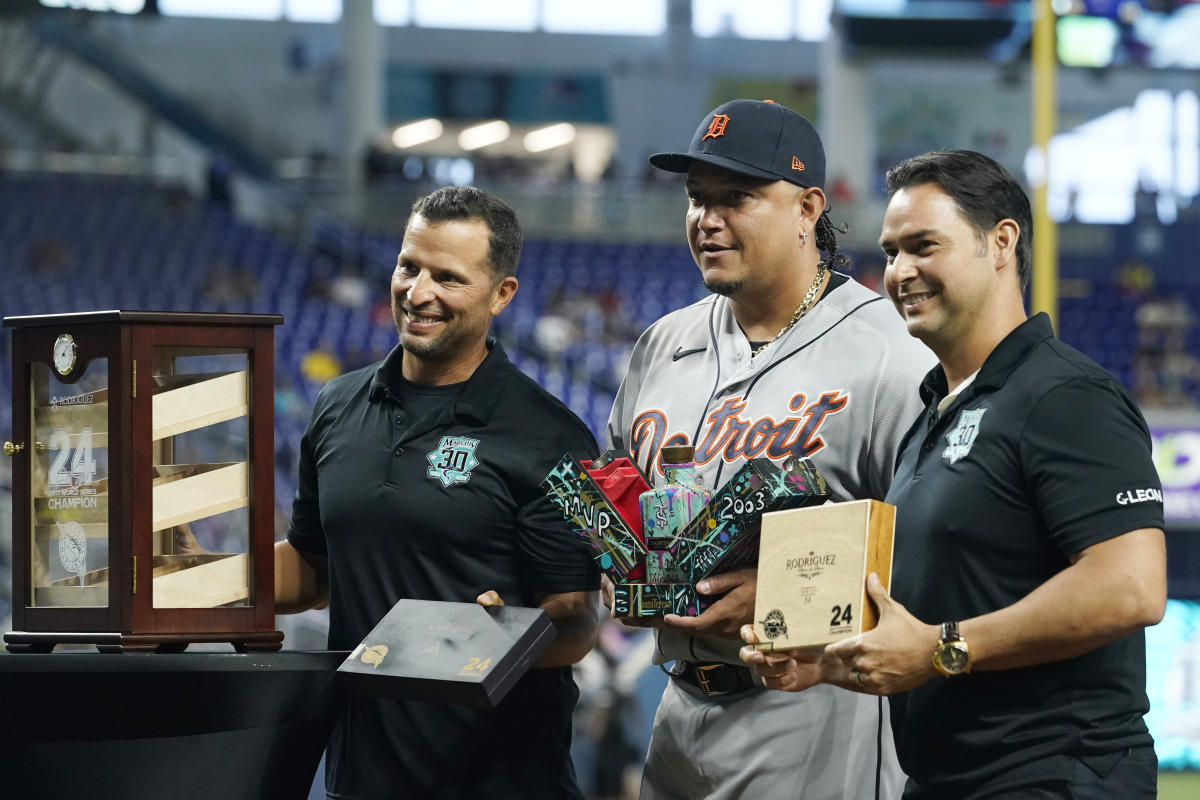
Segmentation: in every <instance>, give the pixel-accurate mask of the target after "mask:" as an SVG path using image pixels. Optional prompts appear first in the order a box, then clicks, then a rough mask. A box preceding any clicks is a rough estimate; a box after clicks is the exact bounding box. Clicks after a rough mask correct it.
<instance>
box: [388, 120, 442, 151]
mask: <svg viewBox="0 0 1200 800" xmlns="http://www.w3.org/2000/svg"><path fill="white" fill-rule="evenodd" d="M442 130H443V127H442V122H441V120H437V119H433V118H430V119H422V120H418V121H416V122H410V123H408V124H407V125H401V126H400V127H398V128H396V130H394V131H392V144H394V145H396V147H398V148H400V149H401V150H403V149H404V148H406V147H414V146H416V145H418V144H424V143H425V142H432V141H433V140H434V139H436V138H438V137H439V136H441V135H442Z"/></svg>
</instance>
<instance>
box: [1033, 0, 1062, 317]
mask: <svg viewBox="0 0 1200 800" xmlns="http://www.w3.org/2000/svg"><path fill="white" fill-rule="evenodd" d="M1033 12H1034V16H1033V146H1034V147H1035V148H1036V149H1037V151H1038V152H1039V153H1040V154H1041V156H1042V158H1041V159H1040V160H1041V163H1042V172H1041V174H1040V175H1035V176H1034V185H1033V231H1034V235H1033V310H1034V311H1035V312H1037V311H1045V312H1046V313H1047V314H1049V315H1050V318H1051V319H1052V320H1054V321H1055V323H1056V325H1057V321H1058V228H1057V227H1056V225H1055V222H1054V220H1052V219H1051V218H1050V214H1049V213H1048V212H1047V210H1046V195H1047V186H1048V182H1049V177H1050V137H1052V136H1053V135H1054V129H1055V122H1056V119H1057V112H1058V95H1057V77H1058V75H1057V73H1058V58H1057V55H1056V54H1055V46H1054V23H1055V15H1054V11H1053V10H1052V9H1051V8H1050V0H1034V3H1033Z"/></svg>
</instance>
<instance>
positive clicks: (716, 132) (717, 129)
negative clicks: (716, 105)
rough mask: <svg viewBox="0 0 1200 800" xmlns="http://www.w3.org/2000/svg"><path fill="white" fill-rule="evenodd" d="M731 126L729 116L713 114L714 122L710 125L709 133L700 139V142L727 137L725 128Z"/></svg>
mask: <svg viewBox="0 0 1200 800" xmlns="http://www.w3.org/2000/svg"><path fill="white" fill-rule="evenodd" d="M728 124H729V115H728V114H713V118H712V122H710V123H708V132H707V133H705V134H704V135H703V136H701V137H700V141H702V142H703V141H704V140H705V139H717V138H720V137H721V136H724V135H725V126H727V125H728Z"/></svg>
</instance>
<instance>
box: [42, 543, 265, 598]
mask: <svg viewBox="0 0 1200 800" xmlns="http://www.w3.org/2000/svg"><path fill="white" fill-rule="evenodd" d="M153 574H154V590H153V591H154V605H155V606H156V607H157V608H217V607H219V606H225V605H230V604H233V603H240V602H242V601H244V600H247V599H249V597H250V557H249V556H248V555H246V554H245V553H202V554H195V555H184V556H156V557H155V558H154V570H153ZM79 583H80V582H79V578H78V577H77V576H75V575H72V576H70V577H67V578H62V579H60V580H57V581H54V582H53V583H51V584H50V585H49V586H39V587H37V588H36V590H35V593H36V605H39V606H54V607H62V606H97V605H100V606H102V605H106V604H107V602H108V568H107V567H106V568H104V569H97V570H93V571H91V572H89V573H87V574H85V575H84V576H83V585H82V586H80V585H79Z"/></svg>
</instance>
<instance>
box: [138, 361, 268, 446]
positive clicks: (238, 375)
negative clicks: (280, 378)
mask: <svg viewBox="0 0 1200 800" xmlns="http://www.w3.org/2000/svg"><path fill="white" fill-rule="evenodd" d="M154 382H155V391H154V398H153V402H152V404H151V409H152V415H153V416H152V422H151V426H152V434H151V438H152V439H153V440H154V441H156V442H157V441H159V440H160V439H165V438H167V437H168V436H175V435H178V434H180V433H186V432H187V431H194V430H196V429H197V428H204V427H207V426H209V425H216V424H217V423H218V422H225V421H227V420H231V419H237V418H238V417H244V416H246V415H247V414H248V413H249V411H250V379H249V376H248V375H247V374H246V372H245V371H242V372H222V373H212V374H192V375H156V376H155V377H154Z"/></svg>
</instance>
